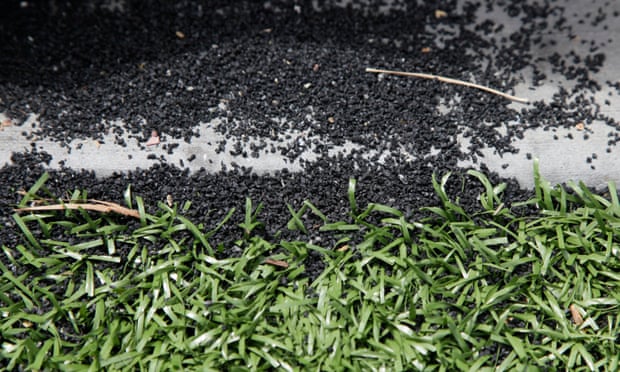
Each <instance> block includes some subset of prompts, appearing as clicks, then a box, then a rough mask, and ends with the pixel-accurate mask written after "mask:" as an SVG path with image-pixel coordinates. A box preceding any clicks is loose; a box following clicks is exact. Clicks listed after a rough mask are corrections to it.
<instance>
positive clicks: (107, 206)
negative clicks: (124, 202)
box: [14, 199, 140, 218]
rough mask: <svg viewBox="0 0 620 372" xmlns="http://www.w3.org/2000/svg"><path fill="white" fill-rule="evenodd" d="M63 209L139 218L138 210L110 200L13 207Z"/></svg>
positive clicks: (17, 210) (30, 210)
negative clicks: (112, 213)
mask: <svg viewBox="0 0 620 372" xmlns="http://www.w3.org/2000/svg"><path fill="white" fill-rule="evenodd" d="M65 209H84V210H88V211H95V212H100V213H110V212H114V213H118V214H122V215H124V216H129V217H135V218H140V212H139V211H137V210H135V209H129V208H125V207H123V206H121V205H118V204H116V203H111V202H104V201H99V200H92V199H91V200H90V203H63V204H49V205H38V206H34V207H24V208H17V209H14V211H15V212H39V211H61V210H65Z"/></svg>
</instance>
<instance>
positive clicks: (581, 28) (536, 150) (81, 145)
mask: <svg viewBox="0 0 620 372" xmlns="http://www.w3.org/2000/svg"><path fill="white" fill-rule="evenodd" d="M589 3H590V2H589V1H586V0H583V1H573V2H568V3H566V4H563V6H566V7H567V9H568V11H567V12H566V16H567V18H568V23H571V22H573V23H571V24H573V26H574V30H575V33H576V37H574V38H573V39H570V38H566V37H564V36H565V35H563V34H562V35H557V34H554V33H553V32H551V33H549V35H547V36H546V37H548V38H549V39H555V40H556V41H558V40H559V42H557V43H556V44H555V45H552V44H547V46H546V47H544V48H539V49H536V50H535V53H537V54H538V55H537V56H535V57H538V56H540V57H544V56H548V55H550V54H552V53H554V52H556V51H561V52H562V53H565V52H566V51H567V50H571V49H573V50H576V51H579V52H581V53H585V54H587V48H588V47H589V46H588V45H583V44H581V43H579V42H578V41H579V38H580V37H587V38H588V39H595V40H605V43H606V47H605V49H604V50H602V51H603V52H604V53H605V54H606V55H607V60H606V63H605V64H604V67H603V68H602V69H601V70H600V71H599V72H598V73H596V74H595V75H594V76H595V78H596V79H597V80H599V81H600V82H601V85H602V86H603V90H602V91H601V92H600V93H598V94H596V95H595V96H594V97H593V99H594V102H595V103H597V104H599V105H600V109H601V111H602V112H603V113H604V114H606V115H608V116H611V117H613V118H614V119H615V120H616V122H620V96H619V95H618V92H617V91H615V90H610V89H609V88H608V87H607V86H606V85H605V84H603V83H604V82H605V81H612V82H617V81H619V79H620V65H618V64H617V63H615V61H618V60H619V59H620V22H615V23H614V21H613V20H612V21H610V22H606V23H605V24H608V25H609V27H608V29H604V28H603V25H598V26H593V25H592V24H590V23H589V22H585V23H583V24H579V22H578V19H579V18H578V17H577V18H575V17H574V16H573V18H571V15H574V14H576V15H580V14H581V12H582V11H583V10H582V9H583V7H584V5H587V4H589ZM608 11H609V13H612V12H613V11H620V2H618V1H612V2H611V3H610V4H609V7H608ZM480 17H482V18H484V17H487V18H489V19H493V20H495V21H496V22H498V23H502V24H504V25H505V28H504V29H503V30H502V33H503V34H504V35H505V36H507V35H509V34H510V33H512V32H514V31H515V29H516V27H517V25H516V24H515V21H514V20H513V19H511V18H510V17H509V16H508V15H507V14H503V13H501V12H499V11H495V12H494V13H483V12H481V13H480ZM493 36H494V37H496V38H499V37H501V36H502V35H493ZM374 67H379V66H374ZM538 68H539V70H541V71H543V72H544V73H545V74H546V75H547V78H546V79H545V80H544V81H542V84H541V85H540V86H538V87H531V86H528V85H527V84H521V85H519V86H517V87H516V89H515V90H514V94H515V95H516V96H520V97H527V98H529V99H530V100H548V99H549V98H550V97H551V96H552V95H553V94H554V93H556V92H557V91H558V90H559V89H560V87H567V88H570V86H571V82H570V81H566V80H565V79H564V78H563V77H562V76H561V75H558V74H555V73H553V72H552V70H551V66H549V65H548V63H546V62H540V65H539V66H538ZM528 73H531V71H529V72H528V71H527V70H526V71H522V72H520V74H522V78H523V81H530V78H529V76H527V74H528ZM605 101H607V103H606V102H605ZM512 105H513V106H514V108H515V109H517V110H519V109H520V104H518V103H513V104H512ZM438 109H443V110H445V109H446V107H443V108H438ZM213 110H215V111H218V110H219V111H221V112H222V117H221V119H219V120H222V121H224V120H234V119H230V118H228V117H227V115H226V107H225V105H224V106H222V105H220V106H218V107H214V108H213ZM37 117H38V116H37V113H31V114H30V116H29V119H28V121H27V122H26V123H24V124H23V125H21V126H18V125H11V123H10V122H8V121H6V120H5V119H6V117H5V116H4V115H3V114H2V113H0V122H4V123H5V125H4V126H3V127H2V128H0V163H7V162H9V161H10V160H9V158H10V154H11V152H13V151H23V150H28V149H30V147H31V143H32V140H30V139H27V138H26V137H27V135H28V134H29V132H30V130H31V129H32V125H33V124H34V125H35V126H36V121H37ZM217 120H218V119H216V120H215V121H213V122H209V123H197V127H199V129H198V131H199V133H200V134H201V135H200V137H199V138H195V139H193V140H192V143H186V142H184V141H183V140H178V141H177V140H172V139H167V137H166V133H165V132H164V133H161V138H162V144H160V145H156V146H150V147H147V148H145V147H144V146H143V145H144V144H139V143H137V142H136V140H135V139H133V140H132V139H129V138H128V139H127V144H128V145H127V147H121V146H118V145H115V144H114V140H113V139H112V138H111V137H110V139H109V140H105V141H104V143H100V142H97V141H94V140H91V141H88V140H87V141H84V140H76V141H73V142H70V143H69V147H70V148H71V150H69V149H68V148H67V147H61V146H60V145H58V144H57V143H55V142H53V141H49V140H47V139H45V138H42V139H37V141H36V144H37V148H38V149H39V150H41V151H46V152H48V153H50V154H51V155H52V156H53V160H52V162H51V163H50V167H52V168H59V167H61V166H63V165H64V166H67V167H71V168H76V169H79V168H84V167H85V165H86V166H87V167H88V169H92V170H95V171H96V173H97V174H98V175H100V176H106V175H109V174H111V173H112V172H119V171H129V170H132V169H136V168H148V167H149V166H151V165H152V164H154V163H155V162H157V161H160V160H161V159H162V158H163V159H165V161H167V162H169V163H172V164H175V165H183V166H185V167H188V168H189V169H190V170H192V171H193V170H197V169H200V168H205V169H207V170H209V171H214V172H215V171H218V170H220V169H221V167H222V165H224V166H230V165H231V164H232V163H233V162H234V163H236V164H238V165H240V166H244V167H251V168H252V169H253V170H254V171H255V172H257V173H259V174H260V173H265V172H270V171H272V170H276V169H281V168H283V167H286V168H289V170H292V171H299V170H300V169H301V167H300V164H299V161H296V162H294V163H290V162H289V161H288V159H287V158H286V157H284V156H283V155H280V153H279V152H278V151H275V152H271V151H265V153H264V154H263V153H261V157H260V160H256V159H253V158H252V157H245V158H243V157H239V156H232V155H230V154H229V151H228V149H226V151H223V152H217V151H216V148H217V146H218V141H219V140H220V138H219V137H218V136H221V135H219V134H218V133H217V132H215V131H214V130H213V127H214V126H215V125H217V124H218V121H217ZM518 120H519V118H518V117H517V118H515V121H516V122H518ZM610 130H611V129H610V127H609V126H608V125H606V124H605V123H601V122H593V123H589V124H587V126H586V128H585V130H580V129H579V128H556V129H554V130H553V131H551V130H549V131H544V130H528V131H526V132H525V134H524V136H523V138H522V139H520V140H515V142H514V145H515V146H516V147H517V148H519V149H520V152H519V153H518V154H504V155H503V156H500V155H498V154H497V153H496V152H495V151H494V149H492V148H486V149H483V150H482V153H483V157H482V158H479V159H478V161H472V160H467V161H462V162H461V163H460V165H461V166H463V167H468V166H474V167H477V166H479V165H480V163H481V162H482V163H485V164H486V165H487V166H488V167H489V168H490V169H491V170H493V171H496V172H497V173H498V174H500V175H502V176H506V177H515V178H516V179H517V180H518V181H519V182H520V183H521V184H522V185H523V186H525V187H529V186H531V185H532V181H533V176H532V159H533V158H538V159H540V165H541V170H542V173H543V176H544V177H545V178H546V179H548V180H549V181H550V182H551V183H559V182H565V181H567V180H569V179H572V180H583V181H584V182H585V183H586V184H588V185H590V186H593V187H604V186H605V185H606V183H607V182H608V181H614V182H616V183H620V167H618V166H617V158H618V150H617V149H616V148H612V149H611V151H609V152H607V151H606V149H607V140H608V135H609V133H610ZM585 133H587V134H588V139H587V140H586V139H584V136H583V134H585ZM569 134H570V135H571V136H572V139H571V138H569ZM554 136H557V140H556V139H554ZM280 140H281V141H289V142H290V141H311V140H312V137H311V136H310V135H309V134H308V133H304V132H290V133H285V134H283V135H281V138H280ZM252 141H258V139H252V138H250V139H248V142H247V143H246V144H247V146H249V144H250V143H251V142H252ZM173 143H178V145H179V146H178V147H177V148H176V149H175V150H174V152H173V153H172V154H168V152H167V151H166V149H165V148H164V144H173ZM459 143H460V145H461V146H462V147H463V148H466V147H467V146H468V143H469V141H468V139H467V138H460V139H459ZM141 145H142V146H141ZM277 146H278V143H276V142H274V143H270V144H268V148H269V147H277ZM354 148H355V146H354V145H353V144H350V143H349V144H345V145H344V146H332V150H331V152H330V153H331V154H336V153H338V152H344V153H346V152H348V151H351V150H352V149H354ZM367 150H368V153H371V152H372V149H367ZM313 156H315V155H314V153H312V152H311V151H308V152H307V153H305V154H304V155H303V156H302V158H303V159H305V160H310V161H311V160H312V159H313ZM190 158H193V160H192V161H188V160H187V159H190ZM585 158H590V159H591V162H589V163H588V162H585V161H584V159H585ZM85 159H88V162H85V161H84V160H85ZM412 160H413V161H415V160H416V159H415V158H412Z"/></svg>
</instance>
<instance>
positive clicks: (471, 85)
mask: <svg viewBox="0 0 620 372" xmlns="http://www.w3.org/2000/svg"><path fill="white" fill-rule="evenodd" d="M366 72H374V73H377V74H387V75H398V76H408V77H416V78H421V79H429V80H437V81H441V82H442V83H448V84H456V85H462V86H465V87H469V88H476V89H480V90H483V91H485V92H488V93H492V94H496V95H498V96H500V97H504V98H507V99H509V100H511V101H515V102H519V103H528V102H529V100H528V99H527V98H519V97H515V96H512V95H510V94H507V93H503V92H500V91H499V90H496V89H492V88H489V87H485V86H484V85H479V84H474V83H468V82H466V81H462V80H457V79H452V78H447V77H443V76H439V75H432V74H424V73H420V72H404V71H393V70H381V69H376V68H370V67H368V68H366Z"/></svg>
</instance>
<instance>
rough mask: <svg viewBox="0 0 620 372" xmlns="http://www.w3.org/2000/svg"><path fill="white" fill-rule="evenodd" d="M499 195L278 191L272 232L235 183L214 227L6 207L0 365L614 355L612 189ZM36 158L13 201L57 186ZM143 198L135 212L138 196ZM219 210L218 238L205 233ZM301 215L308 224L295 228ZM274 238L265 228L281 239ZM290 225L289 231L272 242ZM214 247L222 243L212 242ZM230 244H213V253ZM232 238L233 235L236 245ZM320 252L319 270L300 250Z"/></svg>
mask: <svg viewBox="0 0 620 372" xmlns="http://www.w3.org/2000/svg"><path fill="white" fill-rule="evenodd" d="M535 174H536V185H535V188H534V190H533V192H532V195H531V198H529V199H527V200H523V201H506V200H503V194H502V192H503V191H504V187H505V185H504V184H501V183H500V184H492V183H491V182H490V181H489V180H488V179H487V178H486V176H485V175H483V174H482V173H478V172H476V171H470V172H469V176H470V178H469V179H468V180H467V181H466V180H463V182H469V183H471V182H477V183H479V184H480V185H482V188H483V190H484V191H483V192H482V193H481V194H480V195H479V202H480V203H479V208H478V210H475V211H466V210H465V209H463V208H462V207H461V206H460V205H459V201H458V200H454V199H453V197H452V196H451V195H450V194H449V193H448V192H446V187H445V186H446V184H447V182H448V180H449V178H450V177H454V176H451V175H450V174H446V175H444V176H443V177H441V178H440V179H436V178H433V180H432V183H433V187H434V190H435V192H436V194H437V197H438V200H439V203H438V204H437V205H433V206H429V207H426V208H423V212H424V214H425V215H426V217H424V218H420V219H417V220H413V219H411V218H409V217H407V216H406V215H405V214H404V213H403V212H401V211H400V210H398V209H395V208H393V207H390V206H386V205H382V204H375V203H369V204H367V205H358V201H357V199H356V187H357V185H356V182H355V180H353V179H352V180H351V181H350V182H349V188H348V191H347V195H343V198H345V199H347V201H348V204H349V207H350V211H349V216H348V217H347V218H345V219H342V220H337V221H332V220H330V219H328V217H326V216H325V215H324V214H323V213H321V211H320V210H319V209H317V208H316V207H315V205H314V204H313V202H312V201H311V200H306V201H304V202H303V203H302V204H301V205H298V206H293V205H289V206H288V207H289V210H290V214H291V216H290V221H289V223H288V226H287V229H288V230H290V231H289V233H291V232H293V233H294V234H293V235H291V234H286V235H280V234H275V235H274V234H264V231H265V230H264V229H263V224H262V222H261V208H262V205H261V204H260V203H259V204H258V205H256V204H254V203H253V201H252V200H250V199H247V200H246V205H245V210H244V213H243V216H244V217H243V219H241V220H239V221H235V220H233V218H232V216H233V215H234V214H233V213H232V211H231V212H229V213H228V214H226V217H224V219H223V220H222V221H214V222H213V224H212V226H215V227H214V228H209V229H207V228H206V227H205V225H204V224H202V223H194V222H192V221H190V219H188V218H187V217H184V215H185V214H186V213H187V212H188V210H190V209H191V208H192V205H191V203H190V202H185V203H183V204H182V205H180V204H178V203H174V202H172V203H170V204H168V203H165V202H160V203H159V204H158V205H157V208H155V209H149V206H145V205H144V202H143V201H142V199H141V198H140V196H139V195H138V194H137V193H136V192H135V190H132V189H131V186H130V185H128V187H127V191H126V193H125V195H124V197H125V204H126V205H125V207H126V208H129V209H132V210H135V211H138V215H137V217H138V218H134V217H131V216H126V215H119V214H115V213H109V214H105V213H99V212H93V211H86V210H85V209H77V210H69V209H65V210H52V211H29V212H24V211H22V212H15V214H14V215H13V218H14V219H15V222H16V226H17V227H18V229H19V230H21V231H20V233H21V235H22V237H23V239H22V241H21V242H19V243H16V244H14V245H10V246H9V245H6V244H5V245H2V251H3V252H2V254H3V255H4V257H3V258H2V262H3V264H2V265H1V266H0V268H1V270H2V276H1V277H0V287H1V290H0V311H1V316H2V322H1V325H0V331H1V332H2V340H3V341H2V349H1V352H0V363H1V364H3V365H6V366H7V368H8V369H9V370H11V369H21V370H102V369H105V370H153V371H159V370H269V369H281V370H338V371H340V370H489V371H490V370H502V371H503V370H537V369H540V370H556V369H557V370H609V371H612V370H617V368H618V362H619V354H620V352H619V350H618V344H619V342H620V338H619V332H620V326H619V323H620V315H619V314H620V312H619V310H620V295H619V293H620V291H619V289H620V288H619V286H620V275H619V274H618V272H619V268H620V203H619V201H618V194H617V191H616V189H615V185H614V184H612V183H610V184H609V187H608V190H607V192H606V193H600V194H597V193H593V192H592V191H591V190H589V189H588V188H587V187H585V186H584V185H583V184H578V183H570V182H569V183H568V184H567V185H565V186H555V187H551V185H549V184H548V183H547V182H546V181H545V180H543V179H541V177H540V176H539V175H538V170H537V168H536V167H535ZM45 181H46V176H45V175H44V176H43V177H42V178H41V179H40V180H39V181H38V182H36V183H35V184H34V185H32V187H31V188H30V190H28V191H27V192H25V193H24V196H23V199H22V201H21V202H20V204H19V205H17V206H15V208H18V207H27V206H35V207H36V206H41V205H52V204H61V205H62V204H63V203H65V204H66V203H68V202H69V200H70V201H71V202H72V203H85V205H86V204H87V203H88V197H87V190H76V191H74V192H72V193H69V194H67V195H66V197H63V198H58V197H56V196H54V195H50V194H49V192H48V191H49V190H47V188H46V186H45ZM147 210H153V211H154V212H153V213H149V212H147ZM225 225H229V226H230V225H233V226H234V225H237V226H238V238H237V239H236V240H233V241H217V239H216V237H217V234H216V232H217V230H218V229H219V228H221V227H222V226H225ZM312 228H315V229H318V232H317V234H318V235H319V236H321V239H316V238H312V239H311V238H310V235H311V234H310V233H309V230H310V229H312ZM284 236H285V237H286V238H283V237H284ZM291 236H296V238H295V239H291V238H290V237H291ZM223 252H226V253H227V255H223V254H222V253H223ZM231 252H232V253H231ZM234 252H237V253H236V254H235V253H234ZM317 261H319V262H320V265H321V270H320V272H319V274H318V275H317V274H315V273H314V271H307V270H306V267H309V266H311V265H314V266H315V267H316V265H317Z"/></svg>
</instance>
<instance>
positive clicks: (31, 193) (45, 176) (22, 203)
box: [18, 172, 50, 208]
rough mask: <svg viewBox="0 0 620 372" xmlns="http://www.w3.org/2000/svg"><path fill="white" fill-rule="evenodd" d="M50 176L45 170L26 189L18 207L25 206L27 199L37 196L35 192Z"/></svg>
mask: <svg viewBox="0 0 620 372" xmlns="http://www.w3.org/2000/svg"><path fill="white" fill-rule="evenodd" d="M49 178H50V175H49V173H47V172H45V173H43V174H42V175H41V177H39V179H38V180H37V181H36V182H35V183H34V184H33V185H32V186H31V187H30V189H28V191H27V192H26V194H25V195H24V197H23V198H22V200H21V201H20V202H19V204H18V208H23V207H25V206H26V205H27V204H28V202H29V201H31V200H32V199H36V198H37V192H39V190H40V189H41V188H42V187H43V186H44V185H45V182H47V180H48V179H49Z"/></svg>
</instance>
